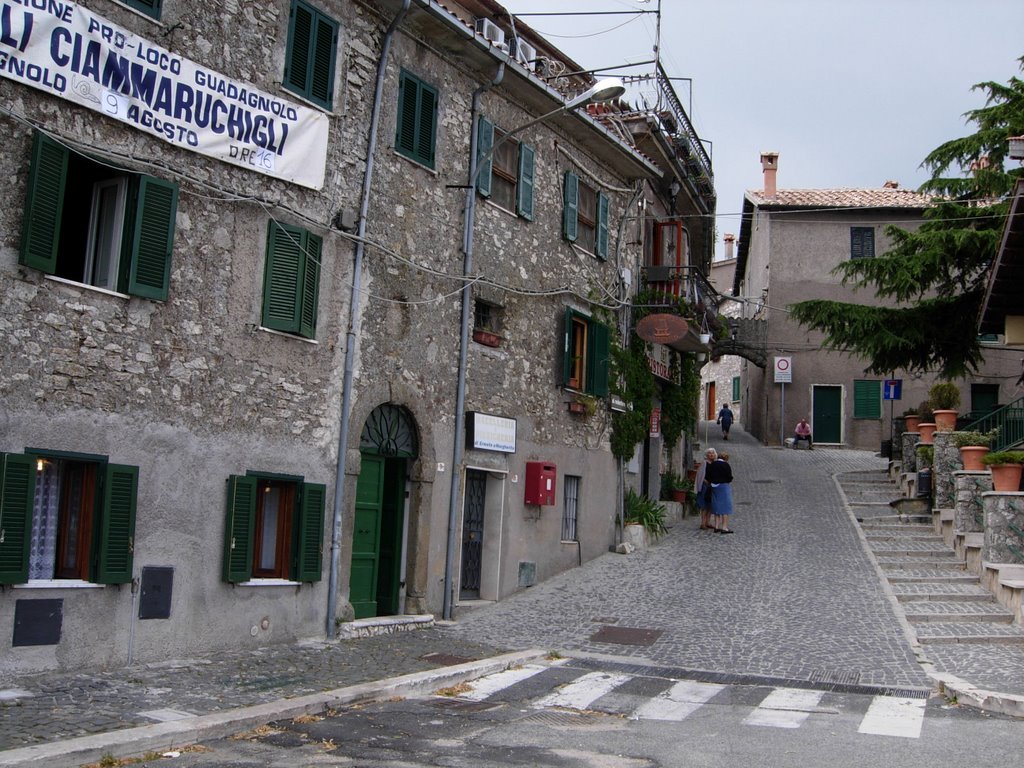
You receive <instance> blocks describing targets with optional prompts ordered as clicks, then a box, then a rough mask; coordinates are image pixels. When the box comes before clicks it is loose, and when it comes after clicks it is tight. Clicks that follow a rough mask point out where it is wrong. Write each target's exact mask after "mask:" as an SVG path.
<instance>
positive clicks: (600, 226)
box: [562, 171, 609, 260]
mask: <svg viewBox="0 0 1024 768" xmlns="http://www.w3.org/2000/svg"><path fill="white" fill-rule="evenodd" d="M579 205H580V177H579V176H577V175H576V174H575V173H573V172H572V171H566V172H565V182H564V184H563V187H562V237H564V238H565V239H566V240H568V241H569V242H570V243H575V242H576V239H577V237H578V235H579ZM608 208H609V201H608V196H607V195H605V194H604V193H603V192H598V193H597V210H596V211H594V220H595V221H596V222H597V231H596V233H595V242H594V255H595V256H597V257H598V258H599V259H602V260H604V259H607V258H608Z"/></svg>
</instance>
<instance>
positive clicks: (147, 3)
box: [127, 0, 162, 19]
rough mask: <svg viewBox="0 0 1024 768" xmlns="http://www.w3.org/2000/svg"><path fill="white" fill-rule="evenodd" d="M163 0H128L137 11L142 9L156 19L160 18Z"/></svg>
mask: <svg viewBox="0 0 1024 768" xmlns="http://www.w3.org/2000/svg"><path fill="white" fill-rule="evenodd" d="M161 2H162V0H127V3H128V5H129V6H131V7H132V8H134V9H135V10H137V11H142V12H143V13H144V14H146V15H147V16H152V17H153V18H154V19H159V18H160V5H161Z"/></svg>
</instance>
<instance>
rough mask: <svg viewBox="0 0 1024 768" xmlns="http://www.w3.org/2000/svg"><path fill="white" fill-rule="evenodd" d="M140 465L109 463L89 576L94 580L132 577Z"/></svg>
mask: <svg viewBox="0 0 1024 768" xmlns="http://www.w3.org/2000/svg"><path fill="white" fill-rule="evenodd" d="M138 490H139V468H138V467H131V466H125V465H123V464H108V465H107V467H106V475H105V478H104V485H103V503H102V506H101V510H102V511H101V513H100V519H99V521H98V526H97V529H96V530H97V533H98V540H97V541H96V544H95V546H94V549H93V551H94V552H95V553H96V561H95V569H94V571H93V575H92V580H93V581H95V582H96V583H97V584H127V583H129V582H130V581H131V580H132V562H133V559H134V553H135V508H136V499H137V496H138Z"/></svg>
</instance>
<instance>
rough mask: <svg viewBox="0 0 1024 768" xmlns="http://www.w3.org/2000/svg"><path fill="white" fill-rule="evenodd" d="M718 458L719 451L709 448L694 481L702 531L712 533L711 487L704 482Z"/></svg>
mask: <svg viewBox="0 0 1024 768" xmlns="http://www.w3.org/2000/svg"><path fill="white" fill-rule="evenodd" d="M717 458H718V451H716V450H715V449H714V448H708V449H707V450H706V451H704V461H703V462H702V463H701V465H700V467H699V468H698V469H697V477H696V478H694V480H693V490H694V494H695V496H696V498H697V509H699V510H700V529H701V530H702V531H710V530H712V529H713V528H714V526H713V525H711V507H710V504H709V501H710V494H709V491H710V490H711V487H710V486H709V485H708V484H707V483H706V482H705V481H704V477H705V475H706V473H707V470H708V467H709V466H710V465H711V462H713V461H714V460H715V459H717Z"/></svg>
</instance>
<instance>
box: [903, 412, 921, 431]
mask: <svg viewBox="0 0 1024 768" xmlns="http://www.w3.org/2000/svg"><path fill="white" fill-rule="evenodd" d="M920 423H921V416H920V415H919V414H918V412H917V408H907V410H905V411H904V412H903V431H904V432H917V425H918V424H920Z"/></svg>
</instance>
